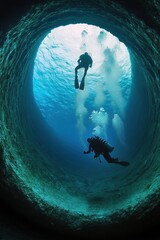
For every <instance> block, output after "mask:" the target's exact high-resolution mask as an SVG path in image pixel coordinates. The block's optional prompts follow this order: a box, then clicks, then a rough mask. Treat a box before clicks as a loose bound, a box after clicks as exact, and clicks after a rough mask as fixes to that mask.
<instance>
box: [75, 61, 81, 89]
mask: <svg viewBox="0 0 160 240" xmlns="http://www.w3.org/2000/svg"><path fill="white" fill-rule="evenodd" d="M79 68H80V66H79V65H78V66H77V67H76V68H75V81H74V86H75V88H79V82H78V75H77V73H78V69H79Z"/></svg>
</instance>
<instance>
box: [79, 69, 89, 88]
mask: <svg viewBox="0 0 160 240" xmlns="http://www.w3.org/2000/svg"><path fill="white" fill-rule="evenodd" d="M87 70H88V68H84V75H83V78H82V81H81V84H80V89H81V90H83V89H84V84H85V81H84V79H85V76H86V74H87Z"/></svg>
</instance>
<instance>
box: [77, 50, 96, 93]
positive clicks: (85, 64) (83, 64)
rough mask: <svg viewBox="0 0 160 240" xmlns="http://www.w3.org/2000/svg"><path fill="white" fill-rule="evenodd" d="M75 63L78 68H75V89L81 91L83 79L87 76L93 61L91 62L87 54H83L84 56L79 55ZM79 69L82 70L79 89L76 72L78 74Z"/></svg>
mask: <svg viewBox="0 0 160 240" xmlns="http://www.w3.org/2000/svg"><path fill="white" fill-rule="evenodd" d="M77 62H78V66H77V67H76V68H75V88H80V89H81V90H83V89H84V79H85V76H86V74H87V71H88V68H89V67H92V64H93V60H92V58H91V56H90V55H89V54H88V53H87V52H85V53H84V54H82V55H80V57H79V59H78V61H77ZM80 68H84V75H83V78H82V81H81V84H80V87H79V82H78V76H77V72H78V69H80Z"/></svg>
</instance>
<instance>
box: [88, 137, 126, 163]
mask: <svg viewBox="0 0 160 240" xmlns="http://www.w3.org/2000/svg"><path fill="white" fill-rule="evenodd" d="M87 141H88V143H89V149H88V151H87V152H86V151H84V154H88V153H90V152H93V151H94V153H95V155H94V158H95V159H96V158H97V157H99V156H100V154H101V155H103V157H104V158H105V160H106V161H107V162H108V163H116V164H120V165H122V166H128V165H129V162H125V161H119V160H118V158H112V157H111V156H110V152H112V151H113V149H114V147H111V146H110V145H109V144H108V143H107V142H106V141H105V140H103V139H101V138H100V137H97V136H94V137H92V138H88V139H87ZM100 162H101V161H100Z"/></svg>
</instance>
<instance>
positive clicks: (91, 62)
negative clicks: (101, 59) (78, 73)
mask: <svg viewBox="0 0 160 240" xmlns="http://www.w3.org/2000/svg"><path fill="white" fill-rule="evenodd" d="M92 64H93V60H92V58H91V61H90V65H89V66H90V68H91V67H92Z"/></svg>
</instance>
